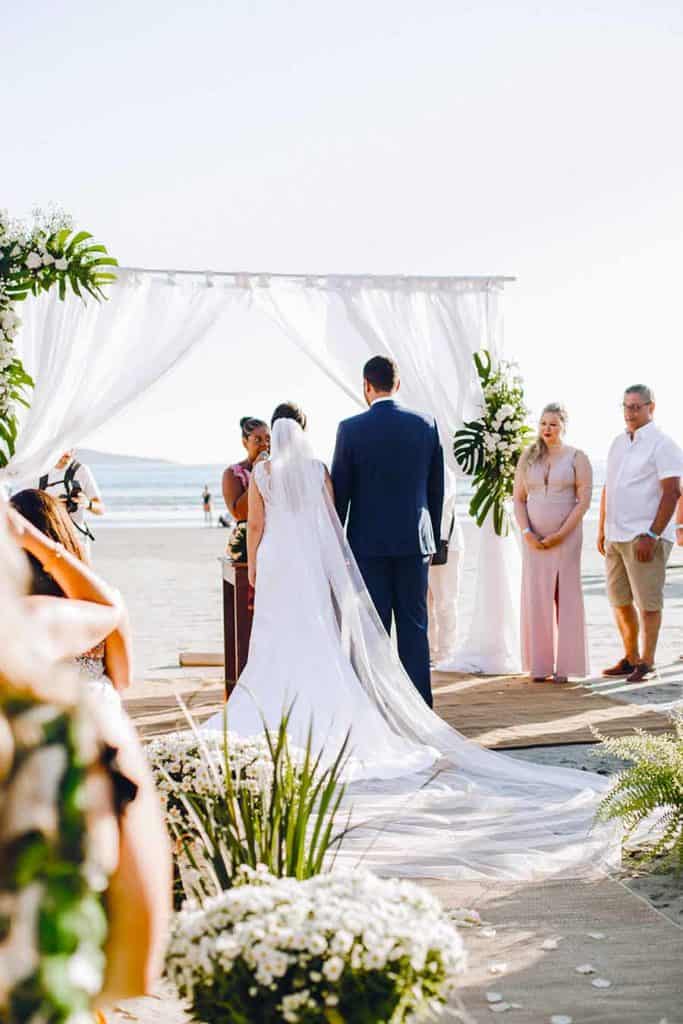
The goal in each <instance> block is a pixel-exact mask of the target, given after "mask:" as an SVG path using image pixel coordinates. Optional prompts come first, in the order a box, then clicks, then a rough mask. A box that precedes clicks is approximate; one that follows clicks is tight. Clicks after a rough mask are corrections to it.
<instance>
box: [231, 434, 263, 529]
mask: <svg viewBox="0 0 683 1024" xmlns="http://www.w3.org/2000/svg"><path fill="white" fill-rule="evenodd" d="M240 427H241V428H242V444H243V445H244V449H245V451H246V453H247V457H246V459H242V461H241V462H236V463H234V465H232V466H228V468H227V469H226V470H225V472H224V473H223V482H222V487H223V498H224V499H225V504H226V506H227V508H228V511H229V512H230V514H231V515H232V516H233V517H234V518H235V519H236V520H237V522H238V523H239V522H244V521H245V520H246V518H247V495H248V492H249V478H250V477H251V471H252V469H253V468H254V463H255V462H256V461H257V460H258V458H259V456H260V455H263V453H264V452H265V453H266V454H268V452H269V451H270V430H269V429H268V424H267V423H265V422H264V420H258V419H255V418H254V417H253V416H245V417H244V418H243V419H241V420H240Z"/></svg>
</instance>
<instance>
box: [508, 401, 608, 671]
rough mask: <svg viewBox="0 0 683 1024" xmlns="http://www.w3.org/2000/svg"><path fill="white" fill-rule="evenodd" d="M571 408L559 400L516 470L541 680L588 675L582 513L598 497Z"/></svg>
mask: <svg viewBox="0 0 683 1024" xmlns="http://www.w3.org/2000/svg"><path fill="white" fill-rule="evenodd" d="M566 426H567V413H566V410H565V409H564V407H563V406H562V405H559V404H557V403H555V402H553V403H551V404H550V405H546V407H545V409H544V410H543V413H542V415H541V421H540V424H539V430H538V437H537V438H536V441H535V442H534V443H533V444H532V445H531V447H530V448H529V449H528V450H527V451H526V452H525V453H524V455H523V456H522V458H521V459H520V461H519V465H518V467H517V473H516V475H515V489H514V503H515V518H516V519H517V523H518V524H519V528H520V530H521V531H522V537H523V539H524V542H525V543H524V546H523V570H522V662H523V665H524V668H525V670H526V671H527V672H528V673H529V675H530V677H531V678H533V679H534V680H535V681H537V682H544V681H545V680H546V679H550V678H552V680H553V681H554V682H556V683H566V682H567V680H568V678H569V676H581V677H583V676H586V675H588V644H587V640H586V619H585V614H584V608H583V593H582V590H581V545H582V520H583V517H584V516H585V514H586V512H587V511H588V509H589V507H590V503H591V492H592V488H593V472H592V469H591V464H590V462H589V461H588V457H587V456H586V455H585V454H584V453H583V452H582V451H580V450H579V449H578V448H572V447H570V446H569V445H567V444H564V442H563V435H564V432H565V429H566Z"/></svg>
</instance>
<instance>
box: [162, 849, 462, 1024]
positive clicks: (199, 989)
mask: <svg viewBox="0 0 683 1024" xmlns="http://www.w3.org/2000/svg"><path fill="white" fill-rule="evenodd" d="M240 881H241V883H242V884H239V885H237V886H235V887H234V888H232V889H231V890H230V891H229V892H225V893H223V894H221V895H220V896H216V897H214V898H212V899H210V900H207V901H206V902H205V903H204V905H203V906H201V907H200V906H191V905H188V906H187V907H186V908H185V909H184V910H183V911H182V912H181V913H179V914H178V915H177V916H176V918H175V923H174V927H173V931H172V935H171V940H170V944H169V949H168V955H167V973H168V976H169V978H170V980H171V981H172V983H173V984H174V985H175V987H176V989H177V991H178V993H179V995H180V996H181V997H182V998H184V999H185V1000H186V1001H187V1002H188V1004H189V1006H190V1007H191V1010H192V1012H193V1014H194V1015H195V1017H196V1019H197V1020H201V1021H204V1022H206V1024H218V1022H224V1021H228V1020H231V1021H245V1022H246V1021H259V1024H281V1022H282V1021H286V1022H289V1024H345V1022H348V1024H377V1022H379V1021H383V1022H386V1024H402V1022H404V1021H408V1020H411V1021H415V1020H419V1019H421V1018H424V1017H426V1016H429V1015H433V1014H434V1013H435V1012H437V1011H438V1010H440V1009H441V1008H442V1007H443V1006H444V1004H445V1002H446V1001H447V1000H448V998H449V996H450V995H451V994H452V993H453V992H454V991H455V989H456V988H457V986H458V984H459V976H460V973H461V972H462V971H463V969H464V966H465V953H464V947H463V943H462V940H461V938H460V936H459V934H458V932H457V930H456V928H455V926H454V925H453V923H452V922H451V921H450V920H449V919H448V918H447V916H446V914H445V912H444V911H443V909H442V908H441V906H440V904H439V903H438V901H437V900H436V899H435V898H434V897H433V896H432V895H431V894H430V893H429V892H427V891H426V890H425V889H422V888H420V887H418V886H416V885H413V884H412V883H409V882H406V881H397V880H395V879H394V880H382V879H379V878H377V877H375V876H374V875H372V874H370V873H369V872H366V871H362V870H355V871H352V872H348V871H346V872H333V873H330V874H326V875H319V876H317V877H315V878H310V879H308V880H305V881H298V880H296V879H292V878H273V877H272V876H271V875H270V874H269V873H268V872H267V871H266V870H265V869H263V868H258V869H257V870H256V871H254V870H252V869H247V868H245V869H243V871H242V873H241V879H240Z"/></svg>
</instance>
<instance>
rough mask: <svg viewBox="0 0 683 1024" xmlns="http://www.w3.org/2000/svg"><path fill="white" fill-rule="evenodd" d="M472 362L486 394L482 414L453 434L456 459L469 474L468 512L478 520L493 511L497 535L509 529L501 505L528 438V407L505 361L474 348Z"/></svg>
mask: <svg viewBox="0 0 683 1024" xmlns="http://www.w3.org/2000/svg"><path fill="white" fill-rule="evenodd" d="M473 358H474V364H475V367H476V370H477V375H478V377H479V382H480V384H481V389H482V394H483V398H484V404H483V412H482V416H481V417H480V418H479V419H478V420H471V421H469V422H468V423H465V424H464V425H463V427H461V429H460V430H457V431H456V433H455V437H454V440H453V454H454V455H455V460H456V462H457V463H458V465H459V466H460V468H461V469H462V470H463V472H464V473H466V474H467V475H468V476H471V477H473V481H472V482H473V484H474V494H473V496H472V500H471V501H470V506H469V513H470V515H471V516H472V517H473V518H474V519H475V521H476V523H477V525H478V526H483V524H484V521H485V520H486V517H487V516H488V515H489V514H491V516H492V519H493V528H494V530H495V531H496V533H497V534H498V535H499V536H503V535H505V534H507V533H508V531H509V520H508V515H507V512H506V508H505V503H506V501H507V500H508V499H509V498H510V497H511V495H512V489H513V484H514V477H515V469H516V466H517V463H518V462H519V459H520V456H521V454H522V452H523V451H524V448H525V447H526V446H527V444H528V443H529V441H530V439H531V434H532V431H531V429H530V428H529V427H528V426H527V425H526V423H525V422H524V420H525V417H526V415H527V410H526V407H525V405H524V390H523V387H522V380H521V378H520V377H519V376H517V375H513V374H512V373H511V369H512V367H511V366H510V365H509V364H504V363H501V364H500V365H499V366H494V364H493V360H492V359H491V355H490V353H489V352H487V351H485V350H484V351H482V352H475V354H474V357H473Z"/></svg>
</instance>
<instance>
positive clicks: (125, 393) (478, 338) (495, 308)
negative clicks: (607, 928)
mask: <svg viewBox="0 0 683 1024" xmlns="http://www.w3.org/2000/svg"><path fill="white" fill-rule="evenodd" d="M117 273H118V280H117V282H116V283H115V284H114V285H112V287H111V288H110V289H109V293H108V295H109V297H108V300H107V301H106V302H103V303H94V302H92V303H88V304H87V305H86V304H84V303H83V302H81V301H80V300H78V299H77V298H76V297H75V296H68V297H67V299H66V301H64V302H60V301H59V299H58V298H57V296H56V294H55V293H54V292H51V293H49V294H47V295H43V296H41V297H39V298H38V299H36V300H34V301H31V302H29V303H26V306H25V319H24V324H23V326H22V330H21V332H20V335H19V338H18V341H17V347H18V351H19V354H20V356H21V358H22V359H23V361H24V364H25V366H26V368H27V370H28V371H29V373H31V374H32V376H33V377H34V379H35V380H36V388H35V391H34V395H33V404H32V406H31V409H30V410H29V412H28V414H27V416H26V417H25V419H24V422H23V423H22V429H21V432H20V435H19V440H18V444H17V450H16V453H15V455H14V457H13V459H12V460H11V462H10V463H9V465H8V466H7V467H6V468H5V470H3V471H0V482H2V479H3V478H4V479H5V480H6V481H8V482H12V481H15V482H16V481H18V480H26V479H29V478H36V479H37V478H38V476H39V475H40V474H41V473H42V472H43V471H44V470H45V469H46V468H47V467H49V466H50V465H52V464H53V463H54V460H55V458H56V456H57V455H58V454H59V452H60V451H63V450H64V449H65V448H67V447H71V446H74V445H76V444H78V443H79V442H80V441H81V440H82V439H83V438H84V437H86V436H88V435H89V434H92V433H93V432H94V431H95V430H96V429H97V428H99V427H100V426H102V424H104V423H105V422H107V420H109V419H110V418H111V417H112V416H113V415H114V414H115V413H118V412H120V411H121V410H122V409H124V408H125V407H126V405H128V404H129V403H130V402H131V401H133V399H135V398H137V397H138V396H139V395H140V394H141V393H142V392H143V391H145V390H146V389H147V388H149V387H150V386H151V385H152V384H153V383H155V382H156V381H157V380H159V379H160V378H161V377H162V376H163V375H164V374H165V373H167V372H168V371H169V370H170V369H171V368H172V367H173V366H175V365H176V364H177V363H178V361H179V360H181V359H182V358H183V357H184V356H185V355H186V354H187V353H188V352H189V351H190V350H191V349H193V348H194V347H195V346H197V345H198V344H200V343H201V342H202V340H203V339H204V338H206V336H207V335H208V334H209V333H210V332H211V331H212V329H214V328H215V327H216V326H217V325H218V324H220V326H221V329H223V327H225V328H226V329H225V332H224V334H225V337H226V338H228V339H229V338H230V337H231V332H230V330H229V329H228V327H229V320H230V315H231V312H234V311H235V310H236V309H240V310H244V309H247V310H248V309H252V308H253V309H257V310H259V311H260V312H261V313H262V314H265V315H266V316H267V317H268V318H269V319H270V320H271V321H272V322H273V323H275V324H277V325H278V327H279V328H280V329H281V332H282V334H283V335H284V336H286V337H288V338H289V339H290V341H292V342H293V343H294V344H296V345H297V346H298V347H299V348H300V349H301V350H302V351H303V352H305V353H306V355H307V356H308V357H309V358H310V359H312V360H313V361H314V363H315V364H316V365H317V366H318V367H319V368H320V370H321V371H322V372H324V373H325V374H326V375H327V376H328V377H329V378H331V379H332V380H333V381H334V382H335V383H336V384H337V385H338V386H339V387H340V388H341V389H342V390H343V391H344V392H345V393H346V394H347V395H349V396H351V397H352V398H353V399H354V400H355V401H357V402H359V403H360V402H361V399H360V396H359V395H358V377H359V373H360V369H361V367H362V365H363V363H364V362H365V361H366V360H367V359H368V358H369V357H370V356H371V355H375V354H379V353H381V354H386V355H389V356H391V357H392V358H394V359H395V360H396V361H397V363H398V365H399V366H400V367H401V371H402V390H401V395H402V398H403V400H404V401H405V403H406V404H407V405H408V406H411V407H413V408H416V409H419V410H421V411H423V412H427V413H430V414H431V415H433V416H434V417H435V418H436V421H437V423H438V426H439V430H440V433H441V437H442V441H443V443H444V451H445V453H446V459H447V465H448V466H449V468H450V470H451V471H452V473H457V472H458V470H457V467H456V464H455V461H454V458H453V454H452V445H451V438H452V436H453V433H454V431H455V430H456V429H457V428H458V427H459V426H461V425H462V423H463V421H464V420H467V419H472V418H475V417H476V416H478V415H479V412H480V401H481V391H480V387H479V382H478V379H477V376H476V373H475V370H474V365H473V360H472V356H473V354H474V353H475V352H477V351H479V350H481V349H487V350H488V351H489V352H491V354H492V355H493V357H494V359H495V358H500V356H501V355H502V349H503V321H502V295H503V289H504V286H505V284H506V283H508V282H510V281H513V280H514V278H511V277H506V276H491V277H483V276H477V277H462V276H456V277H440V276H405V275H394V276H386V275H381V276H378V275H373V274H273V273H252V272H243V271H236V272H224V271H186V270H172V269H160V270H153V269H146V268H142V267H127V268H120V270H119V271H118V272H117ZM481 541H482V543H481V546H480V554H479V564H478V572H477V594H476V597H475V616H474V620H473V627H472V630H471V633H470V636H469V637H468V641H467V644H466V649H465V650H464V651H463V657H462V659H458V663H457V665H454V666H452V667H461V668H463V669H466V670H469V671H486V672H493V673H506V672H512V671H517V670H518V669H519V654H518V647H519V640H518V637H519V633H518V625H519V587H518V580H519V551H518V548H517V544H516V540H515V538H514V537H513V536H510V537H508V538H499V537H497V536H496V535H495V534H494V532H493V529H492V527H491V525H490V524H489V523H487V524H485V526H484V527H483V529H482V536H481Z"/></svg>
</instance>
